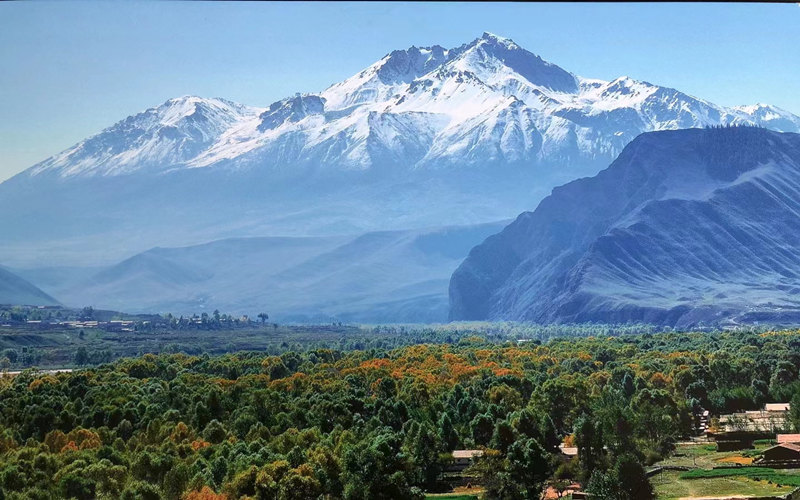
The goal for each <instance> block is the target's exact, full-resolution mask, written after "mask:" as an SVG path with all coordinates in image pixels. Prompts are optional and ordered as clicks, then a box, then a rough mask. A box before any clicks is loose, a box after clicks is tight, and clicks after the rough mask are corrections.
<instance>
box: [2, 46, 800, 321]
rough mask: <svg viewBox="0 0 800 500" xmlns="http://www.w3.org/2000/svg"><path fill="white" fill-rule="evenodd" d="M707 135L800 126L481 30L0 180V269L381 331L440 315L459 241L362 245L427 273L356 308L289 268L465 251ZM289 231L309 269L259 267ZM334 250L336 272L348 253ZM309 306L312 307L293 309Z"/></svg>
mask: <svg viewBox="0 0 800 500" xmlns="http://www.w3.org/2000/svg"><path fill="white" fill-rule="evenodd" d="M719 124H723V125H727V124H751V125H758V126H763V127H767V128H769V129H772V130H777V131H788V132H798V131H800V118H799V117H797V116H795V115H793V114H791V113H789V112H786V111H784V110H781V109H779V108H776V107H774V106H770V105H765V104H758V105H750V106H740V107H733V108H727V107H723V106H718V105H715V104H713V103H710V102H708V101H705V100H703V99H699V98H695V97H692V96H690V95H687V94H684V93H682V92H680V91H678V90H674V89H670V88H666V87H660V86H658V85H654V84H650V83H647V82H643V81H637V80H633V79H631V78H628V77H620V78H618V79H615V80H613V81H610V82H609V81H602V80H596V79H590V78H584V77H580V76H577V75H575V74H573V73H570V72H569V71H567V70H564V69H562V68H560V67H559V66H557V65H555V64H552V63H549V62H547V61H544V60H543V59H542V58H540V57H539V56H537V55H535V54H533V53H531V52H529V51H527V50H525V49H523V48H522V47H520V46H518V45H517V44H516V43H514V42H513V41H511V40H509V39H506V38H502V37H498V36H495V35H492V34H489V33H484V34H483V35H482V36H481V37H479V38H477V39H475V40H473V41H472V42H469V43H467V44H464V45H462V46H460V47H456V48H450V49H445V48H443V47H440V46H432V47H422V48H420V47H411V48H409V49H406V50H396V51H393V52H391V53H389V54H387V55H386V56H385V57H384V58H382V59H381V60H379V61H377V62H375V63H374V64H372V65H370V66H368V67H367V68H365V69H364V70H363V71H361V72H359V73H358V74H356V75H354V76H352V77H350V78H348V79H346V80H344V81H342V82H339V83H335V84H334V85H332V86H330V87H329V88H328V89H326V90H324V91H322V92H320V93H317V94H297V95H295V96H292V97H288V98H286V99H283V100H280V101H277V102H275V103H273V104H271V105H270V106H268V107H255V106H247V105H243V104H238V103H234V102H231V101H229V100H225V99H220V98H213V99H209V98H201V97H193V96H186V97H179V98H175V99H170V100H169V101H167V102H165V103H163V104H161V105H159V106H156V107H154V108H151V109H148V110H146V111H143V112H142V113H139V114H137V115H134V116H130V117H127V118H125V119H124V120H122V121H120V122H118V123H116V124H114V125H112V126H111V127H109V128H107V129H105V130H103V131H101V132H99V133H98V134H97V135H94V136H92V137H90V138H87V139H86V140H84V141H82V142H80V143H78V144H76V145H75V146H73V147H71V148H69V149H67V150H66V151H64V152H62V153H59V154H57V155H55V156H53V157H51V158H48V159H46V160H44V161H42V162H41V163H38V164H37V165H34V166H32V167H31V168H29V169H28V170H26V171H24V172H22V173H20V174H18V175H17V176H15V177H13V178H11V179H9V180H7V181H6V182H4V183H2V184H0V234H3V237H4V242H3V245H2V246H0V263H2V264H5V265H7V266H9V267H11V268H13V269H14V270H15V271H18V272H20V273H22V276H23V277H27V278H29V279H30V280H33V283H35V284H37V285H40V286H41V287H42V288H43V289H44V290H46V291H48V292H50V293H53V294H55V295H54V296H55V297H57V298H59V300H61V301H62V302H64V303H67V304H69V305H77V306H81V305H86V304H84V302H85V301H95V300H97V301H102V302H103V303H101V304H97V305H98V306H103V307H118V306H117V305H116V304H136V306H135V308H136V309H137V310H139V309H140V307H141V308H150V307H154V308H162V307H176V308H178V307H179V308H183V307H190V306H195V305H198V304H203V305H205V306H207V307H219V308H220V309H225V308H226V307H227V308H230V310H231V311H233V310H241V309H245V308H248V309H249V308H250V307H254V308H255V307H256V306H257V305H258V306H260V307H259V309H267V310H270V312H275V311H276V310H277V311H280V312H282V313H286V314H287V315H290V316H292V317H296V316H298V317H299V316H303V315H307V316H314V315H323V316H326V315H329V316H336V315H345V316H346V317H348V318H359V317H361V316H359V315H360V314H362V313H364V314H366V313H365V311H367V309H369V307H372V311H393V312H391V313H388V312H387V313H386V314H384V313H381V314H379V315H378V317H375V315H374V314H373V313H369V314H370V315H371V316H370V319H371V320H372V319H374V320H385V321H391V320H395V319H397V318H399V317H402V318H404V320H405V318H407V317H412V316H413V314H416V313H419V314H422V315H425V317H426V318H428V317H433V316H431V315H429V314H428V312H427V311H428V310H433V309H435V310H436V311H437V312H436V315H441V318H442V319H444V318H445V317H446V315H445V312H444V311H445V310H446V308H447V307H446V302H447V289H446V288H447V287H446V283H447V276H449V273H450V272H451V271H452V270H453V269H455V267H456V266H457V265H458V262H460V260H461V258H463V257H464V256H466V254H467V250H468V247H467V248H464V245H463V241H464V240H462V239H461V237H460V236H458V237H456V236H452V237H453V238H454V239H453V241H451V242H449V243H448V245H452V246H453V247H458V248H460V249H463V251H462V250H460V251H461V252H462V254H461V255H459V256H456V255H455V254H454V253H450V254H448V255H449V257H448V258H442V259H439V260H435V259H434V261H435V262H434V261H431V260H430V259H429V258H428V256H426V255H424V252H423V253H422V254H420V253H417V252H415V251H407V252H406V251H398V250H397V248H398V247H397V246H391V245H389V246H387V247H386V250H376V252H378V253H380V252H383V251H385V252H387V254H386V255H377V254H376V255H375V256H374V262H384V264H382V265H383V266H390V267H394V268H396V269H403V268H407V269H412V270H415V269H416V270H421V269H425V271H424V272H422V271H420V274H419V275H417V274H415V272H416V271H415V272H411V271H409V278H408V279H407V280H402V279H401V278H402V273H400V272H398V273H396V274H395V275H393V276H394V278H393V279H400V282H396V283H391V280H389V279H384V280H382V279H376V280H375V281H374V282H373V283H372V285H370V286H372V287H373V288H371V289H370V291H369V293H367V292H364V293H365V294H366V295H369V299H365V298H364V297H365V296H362V295H358V294H347V293H345V294H342V287H341V284H340V283H341V282H340V280H339V279H337V280H330V281H325V280H324V279H322V278H320V282H319V283H317V284H315V285H314V286H313V287H311V285H308V283H309V282H310V281H309V278H308V277H307V276H306V275H303V274H302V273H300V274H295V272H296V270H297V269H302V266H303V265H304V264H308V265H311V263H312V262H313V261H314V259H317V258H321V257H322V256H323V255H324V254H325V252H328V251H330V252H333V251H334V250H336V249H337V248H339V247H336V246H335V245H334V242H335V243H336V244H340V245H345V246H346V245H347V244H348V243H349V242H358V241H359V238H362V237H363V238H367V239H369V238H370V237H373V236H374V235H375V234H383V235H396V237H397V238H400V239H401V240H403V238H406V239H405V240H403V241H405V243H403V244H402V245H406V248H413V246H414V244H413V242H412V240H413V238H414V237H416V236H412V235H421V234H428V233H429V232H430V231H433V232H436V231H442V230H443V229H442V228H453V227H459V228H460V229H459V230H458V231H466V234H469V235H471V236H470V238H478V237H480V238H479V239H477V240H475V241H472V240H470V241H472V244H478V243H480V241H481V240H482V239H483V236H485V235H484V234H483V233H482V231H483V230H484V229H483V228H486V227H492V224H496V221H501V220H508V219H511V218H513V217H515V216H517V215H518V214H519V213H520V212H523V211H525V210H531V209H533V208H535V207H536V205H537V203H538V202H539V201H540V200H541V199H542V198H544V197H545V196H546V195H547V194H548V193H550V191H551V190H552V188H554V187H555V186H558V185H560V184H563V183H565V182H568V181H571V180H574V179H576V178H579V177H583V176H588V175H594V174H595V173H597V172H598V171H599V170H600V169H601V168H604V167H605V166H606V165H608V164H609V163H610V162H611V161H612V160H613V159H614V158H615V157H616V156H617V155H618V154H619V153H620V152H621V151H622V150H623V148H624V147H625V146H626V145H627V144H628V143H629V142H630V141H632V140H633V139H634V138H635V137H637V136H638V135H639V134H641V133H643V132H649V131H657V130H667V129H679V128H689V127H704V126H708V125H719ZM419 228H425V229H419ZM431 228H433V229H431ZM476 228H479V229H476ZM447 234H451V235H452V234H454V233H452V232H449V233H447ZM371 235H372V236H371ZM403 235H405V236H403ZM387 237H389V236H387ZM392 237H394V236H392ZM392 237H389V238H390V239H391V238H392ZM300 239H302V241H303V242H305V243H303V244H304V245H305V244H308V245H309V246H308V247H303V248H305V250H303V252H300V253H298V256H306V257H307V261H304V262H295V263H294V264H295V265H294V266H289V265H288V261H287V262H286V267H283V268H280V269H277V268H275V269H273V267H271V266H272V264H267V263H264V264H263V266H259V265H258V259H267V260H268V259H270V258H272V257H270V256H271V255H282V253H281V252H284V251H285V248H290V247H291V245H290V247H284V245H287V244H289V243H288V242H289V241H294V242H299V241H301V240H300ZM219 240H225V241H226V243H222V242H218V241H219ZM246 241H249V243H244V242H246ZM210 242H218V243H210ZM238 244H242V245H245V247H247V248H250V247H249V246H248V245H250V244H253V245H260V247H259V248H260V249H259V252H261V253H258V252H256V253H248V252H250V250H246V249H245V250H243V249H242V248H240V247H238V246H237V245H238ZM329 244H330V245H334V246H330V247H329V246H326V245H329ZM226 245H229V246H226ZM402 245H400V246H402ZM155 247H161V248H158V249H156V248H155ZM184 247H187V248H184ZM189 248H192V249H195V250H189ZM203 248H223V249H228V248H229V250H228V251H227V253H226V251H218V252H208V253H204V252H203V251H200V250H199V249H203ZM166 249H174V250H166ZM179 249H180V250H179ZM312 249H313V252H312ZM238 252H244V253H245V254H246V255H248V258H241V259H238V257H237V256H238V255H240V253H238ZM304 252H310V253H304ZM314 252H319V253H314ZM196 255H202V256H203V258H204V259H205V260H202V261H200V260H198V259H200V257H196ZM337 255H339V256H340V257H338V258H339V259H340V260H339V264H338V265H340V266H342V265H344V264H343V263H344V262H345V261H343V260H341V259H346V258H352V259H358V258H361V257H359V255H361V254H359V253H358V252H356V253H354V254H352V255H351V256H350V257H343V255H347V253H346V252H345V253H339V254H337ZM250 257H252V259H251V258H250ZM184 258H185V259H188V260H189V261H190V263H189V264H186V263H185V262H184ZM164 259H166V261H165V260H164ZM409 259H410V260H409ZM415 259H421V261H422V262H423V263H422V264H420V261H417V260H415ZM331 262H334V261H331ZM347 264H350V267H348V269H351V270H352V272H353V273H355V274H352V275H348V276H347V279H348V280H352V281H353V283H355V282H357V281H358V279H359V276H361V277H363V280H368V279H372V278H371V277H372V276H373V275H372V274H369V272H367V270H366V267H369V266H358V265H355V264H357V261H353V262H347ZM171 266H174V267H171ZM237 266H238V267H237ZM262 267H263V269H261V268H262ZM434 268H435V269H434ZM221 269H225V270H226V273H222V272H221V271H219V272H217V271H216V270H221ZM259 269H260V270H259ZM181 270H182V271H185V272H182V271H181ZM273 271H274V272H273ZM297 272H298V273H299V271H297ZM320 272H321V273H322V271H320ZM103 273H106V274H103ZM210 273H211V274H210ZM357 273H364V274H362V275H359V274H357ZM223 274H227V275H230V276H238V278H237V280H238V281H237V282H236V283H237V284H236V285H235V286H234V285H233V284H232V282H230V281H226V280H225V279H222V278H221V276H222V275H223ZM323 274H324V273H323ZM426 274H430V275H431V280H429V282H430V283H434V282H435V283H437V285H436V286H438V287H439V288H438V289H437V290H438V291H437V292H436V293H435V294H434V295H436V297H437V298H436V299H435V300H433V301H428V299H424V300H423V298H424V297H431V296H432V295H431V294H432V293H433V292H432V290H433V288H432V287H433V285H430V284H429V286H427V285H426V287H422V288H418V287H420V286H421V285H420V283H421V281H420V279H421V276H424V275H426ZM321 276H322V274H321ZM382 276H388V274H385V273H384V274H383V275H382ZM267 278H269V279H267ZM278 278H280V279H282V280H285V281H284V282H283V283H280V286H279V285H276V284H275V283H276V280H277V279H278ZM340 278H341V279H343V275H340ZM193 280H194V281H193ZM304 280H305V281H304ZM137 287H140V288H137ZM281 287H282V288H281ZM303 287H310V288H303ZM403 287H406V288H403ZM279 288H280V289H281V290H282V292H281V293H279V294H278V293H277V292H274V290H277V289H279ZM156 289H157V290H158V293H156V292H155V290H156ZM237 289H239V290H241V292H239V293H238V295H237V292H236V290H237ZM311 289H313V294H312V295H309V293H310V292H309V290H311ZM398 289H403V290H406V291H405V292H403V293H400V294H398V293H397V290H398ZM56 292H57V294H56ZM414 294H417V295H414ZM415 297H416V298H415ZM306 299H313V300H312V302H313V307H312V306H309V307H308V308H305V309H303V308H302V307H299V306H300V304H301V303H302V301H303V300H306ZM329 299H330V300H332V301H333V302H330V301H329ZM418 299H419V300H418ZM215 301H216V302H219V303H220V305H213V306H212V305H211V303H212V302H215ZM385 304H393V305H392V306H386V309H381V308H382V307H383V305H385ZM408 304H417V306H419V307H417V306H414V307H411V306H408V307H406V306H407V305H408ZM432 304H436V305H435V306H434V305H432ZM271 305H273V306H275V307H270V306H271ZM368 305H369V307H367V306H368ZM296 306H297V307H296ZM276 307H277V309H276ZM426 308H427V309H426ZM415 311H416V312H415ZM251 312H252V311H251Z"/></svg>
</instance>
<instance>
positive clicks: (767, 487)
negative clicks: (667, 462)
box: [651, 471, 794, 500]
mask: <svg viewBox="0 0 800 500" xmlns="http://www.w3.org/2000/svg"><path fill="white" fill-rule="evenodd" d="M680 475H681V472H678V471H667V472H664V473H663V474H656V475H655V476H653V478H651V482H652V483H653V487H654V488H655V490H656V498H659V499H664V500H670V499H679V498H703V497H716V496H726V495H731V496H734V495H735V496H742V497H747V496H768V495H782V494H784V493H788V492H790V491H792V490H793V489H794V487H792V486H777V485H775V484H771V483H768V482H767V481H755V480H753V479H749V478H747V477H742V476H739V477H736V476H733V477H717V478H704V479H681V478H680Z"/></svg>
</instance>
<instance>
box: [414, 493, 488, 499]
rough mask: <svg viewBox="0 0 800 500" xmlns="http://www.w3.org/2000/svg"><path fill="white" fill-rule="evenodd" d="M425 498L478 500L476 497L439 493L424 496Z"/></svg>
mask: <svg viewBox="0 0 800 500" xmlns="http://www.w3.org/2000/svg"><path fill="white" fill-rule="evenodd" d="M425 498H426V499H428V498H431V499H436V498H445V499H447V500H478V495H462V494H460V493H441V494H436V495H425Z"/></svg>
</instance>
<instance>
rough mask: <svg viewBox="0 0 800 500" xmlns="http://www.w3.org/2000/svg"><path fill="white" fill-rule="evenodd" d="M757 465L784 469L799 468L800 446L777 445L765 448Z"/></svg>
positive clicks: (793, 444) (789, 444) (792, 444)
mask: <svg viewBox="0 0 800 500" xmlns="http://www.w3.org/2000/svg"><path fill="white" fill-rule="evenodd" d="M758 464H759V465H765V466H767V467H777V468H785V469H797V468H800V444H795V443H779V444H776V445H775V446H772V447H771V448H767V449H766V450H764V452H763V455H762V457H761V459H760V460H758Z"/></svg>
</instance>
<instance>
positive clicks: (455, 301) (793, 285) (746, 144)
mask: <svg viewBox="0 0 800 500" xmlns="http://www.w3.org/2000/svg"><path fill="white" fill-rule="evenodd" d="M450 318H451V319H453V320H484V319H491V320H500V319H507V320H529V321H535V322H588V321H597V322H628V321H644V322H651V323H659V324H664V325H674V326H679V327H680V326H692V325H700V324H709V323H714V324H719V323H726V322H728V323H730V322H733V323H736V322H754V321H776V322H780V321H797V320H798V319H800V135H798V134H794V133H778V132H773V131H768V130H765V129H761V128H753V127H734V128H722V129H719V128H716V129H687V130H677V131H663V132H652V133H646V134H642V135H641V136H639V137H637V138H636V139H635V140H634V141H633V142H631V144H629V145H628V146H627V147H626V148H625V149H624V150H623V151H622V153H621V154H620V155H619V157H618V158H617V159H616V160H615V161H614V162H613V163H612V164H611V166H609V167H608V168H607V169H605V170H603V171H602V172H600V173H599V174H597V175H596V176H594V177H591V178H584V179H579V180H576V181H573V182H570V183H568V184H566V185H564V186H561V187H558V188H556V189H554V190H553V192H552V194H551V195H550V196H548V197H547V198H545V199H544V200H542V202H541V203H540V204H539V206H538V207H537V208H536V210H534V211H533V212H525V213H523V214H522V215H520V216H519V217H518V218H517V219H516V220H515V221H514V222H513V223H511V224H510V225H509V226H507V227H506V228H505V229H504V230H503V231H502V232H500V233H499V234H496V235H493V236H491V237H489V238H488V239H487V240H486V241H485V242H483V243H482V244H481V245H478V246H477V247H475V248H473V249H472V251H471V252H470V254H469V256H468V257H467V259H466V260H465V261H464V262H463V263H462V264H461V265H460V266H459V268H458V269H457V270H456V271H455V272H454V273H453V276H452V278H451V280H450Z"/></svg>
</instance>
